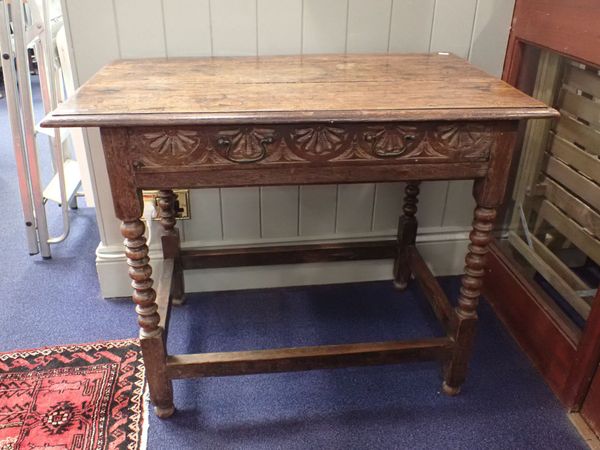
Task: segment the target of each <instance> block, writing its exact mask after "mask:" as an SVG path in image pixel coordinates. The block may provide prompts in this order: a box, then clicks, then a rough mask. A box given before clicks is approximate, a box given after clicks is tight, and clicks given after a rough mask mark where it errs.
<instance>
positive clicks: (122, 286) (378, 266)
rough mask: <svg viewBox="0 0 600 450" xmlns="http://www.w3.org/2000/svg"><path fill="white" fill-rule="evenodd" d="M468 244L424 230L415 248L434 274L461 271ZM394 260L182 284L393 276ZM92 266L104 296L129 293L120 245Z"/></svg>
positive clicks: (218, 275) (156, 254)
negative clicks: (423, 234)
mask: <svg viewBox="0 0 600 450" xmlns="http://www.w3.org/2000/svg"><path fill="white" fill-rule="evenodd" d="M382 238H384V239H386V238H387V239H393V236H385V237H379V238H378V239H382ZM363 240H364V239H363ZM279 243H281V242H279ZM290 243H292V242H290ZM193 244H194V243H193V242H187V243H185V244H184V245H185V247H194V246H197V245H193ZM196 244H197V243H196ZM467 245H468V232H466V231H460V232H453V233H439V234H428V235H425V236H422V237H420V238H419V239H418V240H417V247H418V248H419V251H420V252H421V254H422V255H423V258H424V259H425V261H426V262H427V264H428V265H429V266H430V268H431V270H432V271H433V273H434V274H435V275H436V276H444V275H458V274H461V273H462V272H463V267H464V257H465V254H466V251H467ZM221 247H223V245H221ZM228 247H230V246H228ZM161 258H162V256H161V252H160V250H159V249H158V248H151V250H150V260H151V264H152V268H153V270H154V273H153V276H152V278H154V279H155V280H156V279H158V278H159V275H160V271H161V269H162V259H161ZM392 263H393V261H392V260H391V259H384V260H365V261H341V262H323V263H308V264H287V265H274V266H250V267H231V268H224V269H198V270H189V271H186V272H185V284H186V292H210V291H224V290H240V289H257V288H267V287H283V286H303V285H318V284H336V283H352V282H361V281H376V280H391V278H392ZM96 268H97V270H98V277H99V280H100V290H101V293H102V296H103V297H104V298H112V297H126V296H129V295H131V284H130V283H131V280H130V279H129V277H128V275H127V266H126V263H125V256H124V255H123V250H122V249H120V248H115V247H113V248H109V247H104V248H103V247H102V246H100V247H98V250H97V252H96Z"/></svg>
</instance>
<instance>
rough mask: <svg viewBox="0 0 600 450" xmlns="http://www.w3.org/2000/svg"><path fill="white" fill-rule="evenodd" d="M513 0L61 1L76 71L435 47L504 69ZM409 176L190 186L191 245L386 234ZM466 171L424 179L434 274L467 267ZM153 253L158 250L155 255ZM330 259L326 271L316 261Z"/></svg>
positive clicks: (360, 267) (424, 216)
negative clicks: (176, 59)
mask: <svg viewBox="0 0 600 450" xmlns="http://www.w3.org/2000/svg"><path fill="white" fill-rule="evenodd" d="M513 5H514V0H63V11H64V14H65V18H66V22H67V26H68V32H69V39H70V42H71V45H72V53H73V58H74V61H75V67H76V72H77V73H76V79H77V80H78V82H79V83H83V82H84V81H85V80H87V79H88V78H89V77H90V76H91V75H93V74H94V72H95V71H97V70H98V69H99V68H100V67H101V66H102V65H104V64H105V63H107V62H109V61H111V60H113V59H117V58H141V57H148V56H154V57H157V56H158V57H162V56H210V55H214V56H229V55H267V54H299V53H327V52H336V53H344V52H348V53H359V52H381V53H387V52H437V51H449V52H453V53H455V54H458V55H460V56H463V57H465V58H468V59H470V60H471V61H472V62H473V63H474V64H476V65H478V66H479V67H481V68H483V69H484V70H486V71H488V72H490V73H492V74H494V75H496V76H499V75H500V73H501V69H502V62H503V59H504V52H505V49H506V42H507V37H508V32H509V26H510V21H511V16H512V10H513ZM87 137H88V141H89V151H90V162H91V165H92V170H93V175H94V183H95V185H96V205H97V209H98V222H99V227H100V234H101V239H102V242H101V243H100V246H99V249H98V260H97V262H98V270H99V275H100V280H101V286H102V289H103V293H104V295H105V296H116V295H127V294H128V293H129V287H128V282H127V279H126V271H125V270H124V269H123V258H122V257H121V241H122V239H121V237H120V235H119V231H118V223H117V222H116V220H115V219H114V218H113V212H112V202H111V199H110V192H109V189H108V181H107V177H106V167H105V163H104V158H103V156H102V153H101V148H100V143H99V134H98V132H97V131H96V130H91V131H89V132H88V133H87ZM401 199H402V185H401V184H398V183H386V184H377V185H375V184H360V185H345V186H305V187H296V186H290V187H276V188H271V187H269V188H236V189H220V190H219V189H207V190H198V191H194V192H192V205H191V211H192V220H190V221H186V222H184V223H183V226H182V232H183V237H184V239H185V241H186V245H204V246H214V245H216V246H229V245H240V244H261V243H270V242H292V241H293V242H298V241H302V242H304V241H331V240H353V239H379V238H382V237H392V236H394V234H395V227H396V223H397V217H398V214H399V213H400V208H401ZM473 205H474V202H473V200H472V198H471V182H450V183H448V182H433V183H426V184H424V185H423V189H422V194H421V196H420V210H419V214H418V218H419V223H420V233H421V240H422V241H424V242H426V243H424V244H423V249H424V250H425V252H426V254H427V256H428V259H429V262H430V263H431V265H432V266H433V268H434V270H435V271H436V272H437V273H438V274H448V273H458V272H460V271H461V270H462V260H463V255H462V254H459V253H456V252H455V253H453V252H452V250H454V249H457V248H458V249H461V250H462V249H463V248H464V246H465V242H466V241H465V238H466V233H465V232H466V231H467V230H468V229H469V227H470V222H471V214H472V209H473ZM152 254H153V255H156V254H157V252H156V251H155V252H153V253H152ZM323 267H326V270H322V269H323ZM390 267H391V266H390V263H389V261H382V262H357V263H330V264H314V265H312V264H311V265H301V266H299V267H270V268H266V269H265V268H260V269H257V268H240V269H236V271H237V276H236V278H235V279H236V282H237V285H236V286H231V280H232V279H233V277H232V276H231V275H229V276H226V274H231V272H228V271H225V272H224V271H222V270H212V271H198V272H195V273H190V274H188V275H189V276H188V285H190V288H191V289H194V290H208V289H220V288H228V287H236V288H243V287H257V286H262V285H285V284H303V283H320V282H336V281H349V280H358V279H361V280H362V279H381V278H390V277H391V271H390Z"/></svg>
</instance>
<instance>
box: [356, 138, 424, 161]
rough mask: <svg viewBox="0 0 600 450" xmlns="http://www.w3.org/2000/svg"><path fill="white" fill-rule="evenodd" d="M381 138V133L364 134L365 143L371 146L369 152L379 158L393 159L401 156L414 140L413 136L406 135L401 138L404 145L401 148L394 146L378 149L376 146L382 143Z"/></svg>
mask: <svg viewBox="0 0 600 450" xmlns="http://www.w3.org/2000/svg"><path fill="white" fill-rule="evenodd" d="M381 137H382V135H381V133H365V141H366V142H368V143H369V144H371V151H372V152H373V154H375V155H377V156H379V157H381V158H393V157H395V156H400V155H402V154H403V153H404V152H405V151H406V150H407V148H408V146H409V145H410V144H411V143H412V142H414V140H415V139H416V136H415V135H413V134H407V135H405V136H403V141H404V144H405V145H403V146H401V147H400V146H394V145H390V146H384V147H380V146H379V145H378V144H379V143H380V142H381V141H382V139H381ZM384 144H385V142H384Z"/></svg>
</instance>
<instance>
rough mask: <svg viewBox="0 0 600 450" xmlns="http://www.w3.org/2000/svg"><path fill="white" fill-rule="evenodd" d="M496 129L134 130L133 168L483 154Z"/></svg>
mask: <svg viewBox="0 0 600 450" xmlns="http://www.w3.org/2000/svg"><path fill="white" fill-rule="evenodd" d="M495 139H496V134H495V133H494V132H493V129H492V128H491V127H488V126H486V125H482V124H475V123H469V122H461V123H438V124H431V123H383V124H368V125H365V124H339V125H338V124H335V125H328V124H315V125H310V126H301V127H299V126H294V125H272V126H261V125H256V126H243V127H232V126H228V127H217V126H212V125H211V126H203V127H195V128H191V127H190V128H182V129H173V128H165V129H158V130H148V129H134V130H132V131H131V133H130V144H131V145H132V147H133V148H134V149H135V154H136V162H137V167H144V166H149V167H156V166H172V167H180V166H185V167H190V166H226V165H235V166H239V165H240V164H247V163H254V164H298V163H311V162H331V163H339V162H344V161H348V162H349V161H371V162H373V163H377V162H381V163H383V162H385V161H387V162H390V161H398V162H407V163H426V162H428V161H430V162H444V161H449V162H456V161H485V160H487V159H488V158H489V154H490V151H491V149H492V146H493V145H494V142H495Z"/></svg>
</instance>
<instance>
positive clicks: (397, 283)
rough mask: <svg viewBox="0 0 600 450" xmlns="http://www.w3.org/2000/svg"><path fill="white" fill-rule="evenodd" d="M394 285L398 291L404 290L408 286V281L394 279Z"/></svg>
mask: <svg viewBox="0 0 600 450" xmlns="http://www.w3.org/2000/svg"><path fill="white" fill-rule="evenodd" d="M394 287H395V288H396V289H398V290H399V291H404V290H406V288H407V287H408V283H407V282H406V281H399V280H394Z"/></svg>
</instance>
